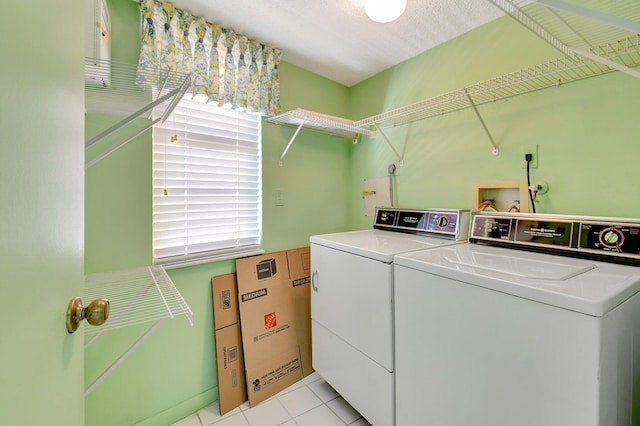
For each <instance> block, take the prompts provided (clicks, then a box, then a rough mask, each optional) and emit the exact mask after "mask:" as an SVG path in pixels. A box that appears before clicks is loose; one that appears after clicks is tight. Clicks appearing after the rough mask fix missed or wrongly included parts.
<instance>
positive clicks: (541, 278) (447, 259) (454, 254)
mask: <svg viewBox="0 0 640 426" xmlns="http://www.w3.org/2000/svg"><path fill="white" fill-rule="evenodd" d="M394 263H395V264H396V265H397V266H406V267H409V268H412V269H417V270H420V271H423V272H427V273H431V274H435V275H440V276H443V277H447V278H451V279H454V280H457V281H460V282H464V283H469V284H472V285H477V286H480V287H485V288H488V289H491V290H496V291H500V292H503V293H507V294H512V295H514V296H518V297H523V298H526V299H530V300H534V301H538V302H542V303H546V304H549V305H553V306H557V307H560V308H565V309H570V310H573V311H577V312H581V313H584V314H588V315H593V316H602V315H604V314H605V313H607V312H608V311H610V310H612V309H614V308H615V307H616V306H618V305H619V304H621V303H622V302H624V301H625V300H627V299H628V298H629V297H631V296H632V295H633V294H635V293H637V292H638V291H640V268H638V267H633V266H626V265H617V264H611V263H604V262H595V261H593V262H592V261H585V260H581V259H575V258H569V257H563V256H553V255H549V254H542V253H533V252H525V251H520V250H511V249H505V248H499V247H490V246H483V245H478V244H460V245H456V246H452V247H442V248H436V249H433V250H427V251H418V252H412V253H406V254H401V255H398V256H396V257H395V258H394ZM396 285H401V283H398V282H397V281H396Z"/></svg>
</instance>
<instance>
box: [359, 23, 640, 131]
mask: <svg viewBox="0 0 640 426" xmlns="http://www.w3.org/2000/svg"><path fill="white" fill-rule="evenodd" d="M591 51H592V52H594V53H595V54H597V55H599V56H605V57H606V58H608V59H610V60H615V61H616V62H619V63H623V64H625V65H626V66H628V67H634V66H637V65H640V35H638V34H636V35H635V36H629V37H626V38H624V39H619V40H614V41H612V42H609V43H605V44H602V45H600V46H597V47H595V48H592V49H591ZM611 71H614V69H613V68H611V67H608V66H606V65H604V64H602V63H599V62H595V61H593V60H591V59H588V58H585V57H581V58H577V59H576V60H572V59H570V58H568V57H566V56H565V57H561V58H559V59H555V60H552V61H549V62H546V63H543V64H538V65H534V66H531V67H527V68H524V69H521V70H519V71H516V72H512V73H509V74H504V75H502V76H499V77H495V78H493V79H490V80H486V81H483V82H480V83H476V84H473V85H471V86H468V87H466V88H462V89H457V90H454V91H452V92H448V93H445V94H442V95H438V96H435V97H432V98H429V99H425V100H422V101H419V102H416V103H413V104H410V105H406V106H403V107H401V108H397V109H394V110H390V111H387V112H384V113H381V114H378V115H374V116H371V117H368V118H365V119H362V120H359V121H356V122H355V123H354V125H355V126H357V127H367V126H374V125H378V126H381V127H392V126H397V125H401V124H406V123H409V122H412V121H415V120H421V119H425V118H429V117H434V116H439V115H443V114H447V113H450V112H454V111H459V110H463V109H466V108H471V107H472V106H473V104H472V102H470V99H469V97H471V98H472V99H473V102H475V104H476V105H481V104H485V103H489V102H495V101H498V100H501V99H506V98H510V97H513V96H517V95H521V94H525V93H530V92H533V91H536V90H541V89H546V88H549V87H555V86H559V85H561V84H566V83H570V82H573V81H579V80H582V79H585V78H589V77H594V76H597V75H602V74H605V73H608V72H611Z"/></svg>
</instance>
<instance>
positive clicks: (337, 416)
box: [173, 373, 371, 426]
mask: <svg viewBox="0 0 640 426" xmlns="http://www.w3.org/2000/svg"><path fill="white" fill-rule="evenodd" d="M210 425H215V426H278V425H282V426H345V425H350V426H371V425H370V424H369V423H368V422H367V421H366V420H365V419H364V418H363V417H362V416H361V415H360V414H359V413H358V412H357V411H356V410H354V409H353V407H351V406H350V405H349V404H348V403H347V402H346V401H345V400H344V399H342V397H341V396H340V395H338V393H337V392H336V391H335V390H333V388H332V387H331V386H329V385H328V384H327V382H325V381H324V380H323V379H322V378H321V377H320V376H319V375H318V373H313V374H310V375H309V376H307V377H305V378H304V379H302V380H300V381H299V382H297V383H295V384H293V385H291V386H289V387H288V388H287V389H285V390H283V391H282V392H280V393H279V394H277V395H275V396H274V397H272V398H269V399H268V400H266V401H264V402H261V403H260V404H258V405H256V406H255V407H253V408H252V407H249V403H248V402H245V403H244V404H243V405H241V406H240V407H238V408H236V409H235V410H232V411H230V412H228V413H227V414H225V415H224V416H220V409H219V407H218V402H217V401H216V402H214V403H213V404H211V405H209V406H208V407H205V408H203V409H201V410H199V411H198V412H196V413H193V414H192V415H190V416H189V417H186V418H184V419H182V420H180V421H179V422H177V423H174V425H173V426H210Z"/></svg>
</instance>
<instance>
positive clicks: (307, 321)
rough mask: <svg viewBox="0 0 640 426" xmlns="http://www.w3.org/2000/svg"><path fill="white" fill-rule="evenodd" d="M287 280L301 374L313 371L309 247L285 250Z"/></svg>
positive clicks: (304, 374) (306, 374)
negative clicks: (291, 298) (289, 288)
mask: <svg viewBox="0 0 640 426" xmlns="http://www.w3.org/2000/svg"><path fill="white" fill-rule="evenodd" d="M287 263H288V264H289V281H290V283H291V291H292V293H293V306H294V315H295V327H296V335H297V336H298V345H299V346H300V359H301V361H302V375H303V376H304V377H306V376H308V375H309V374H311V373H313V367H312V364H311V251H310V249H309V247H302V248H298V249H293V250H287Z"/></svg>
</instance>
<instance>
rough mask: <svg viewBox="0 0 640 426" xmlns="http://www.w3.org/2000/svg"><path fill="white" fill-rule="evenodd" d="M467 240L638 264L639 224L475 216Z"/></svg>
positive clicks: (553, 217) (513, 215)
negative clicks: (623, 260) (619, 259)
mask: <svg viewBox="0 0 640 426" xmlns="http://www.w3.org/2000/svg"><path fill="white" fill-rule="evenodd" d="M469 237H470V241H471V242H475V243H487V244H496V245H514V246H521V248H524V249H531V250H536V249H538V250H545V249H550V250H560V251H565V252H566V254H571V253H572V252H573V253H574V254H576V255H578V256H579V255H580V254H587V255H588V254H593V255H596V257H597V258H598V259H601V260H610V261H615V258H627V259H636V260H637V261H638V262H640V220H634V219H617V218H603V217H588V216H564V215H544V214H522V213H504V214H494V213H484V212H477V213H474V214H473V218H472V223H471V231H470V236H469ZM586 257H589V256H586Z"/></svg>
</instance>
